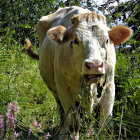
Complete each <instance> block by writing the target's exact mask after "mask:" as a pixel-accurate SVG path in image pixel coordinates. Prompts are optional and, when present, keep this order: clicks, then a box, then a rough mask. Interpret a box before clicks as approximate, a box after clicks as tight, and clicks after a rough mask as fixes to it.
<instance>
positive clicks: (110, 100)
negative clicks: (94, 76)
mask: <svg viewBox="0 0 140 140" xmlns="http://www.w3.org/2000/svg"><path fill="white" fill-rule="evenodd" d="M114 98H115V85H114V82H110V83H107V85H106V89H105V93H104V95H103V97H102V99H101V102H100V114H101V119H100V122H99V126H100V128H101V129H102V128H103V127H104V126H106V125H107V124H108V121H107V119H108V116H112V110H113V105H114Z"/></svg>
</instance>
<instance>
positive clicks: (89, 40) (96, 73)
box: [48, 12, 132, 83]
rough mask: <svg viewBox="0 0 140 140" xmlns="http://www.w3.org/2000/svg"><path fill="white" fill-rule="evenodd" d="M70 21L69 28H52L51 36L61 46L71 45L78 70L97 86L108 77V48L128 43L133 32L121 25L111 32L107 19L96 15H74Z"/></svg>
mask: <svg viewBox="0 0 140 140" xmlns="http://www.w3.org/2000/svg"><path fill="white" fill-rule="evenodd" d="M71 21H72V25H71V26H70V27H69V28H65V27H64V26H61V25H59V26H56V27H54V28H51V29H50V30H49V31H48V36H49V38H50V39H51V40H53V41H55V42H56V43H58V44H60V45H61V44H63V43H67V44H69V45H68V47H70V48H71V49H72V51H73V53H72V56H71V60H72V61H73V66H74V67H75V70H76V71H78V73H80V74H81V75H86V76H87V77H88V79H89V82H90V83H95V82H98V81H99V79H100V77H102V76H103V75H104V74H105V61H106V60H107V59H108V58H107V57H108V56H107V47H108V46H109V45H111V46H112V47H114V45H119V44H121V43H123V42H125V41H126V40H127V39H128V38H129V37H130V36H131V33H132V31H131V29H129V28H127V27H125V26H122V25H118V26H116V27H114V28H112V29H109V28H108V27H107V26H106V20H105V17H104V16H101V15H99V14H97V13H94V12H92V13H86V14H78V15H75V16H74V17H73V18H72V19H71Z"/></svg>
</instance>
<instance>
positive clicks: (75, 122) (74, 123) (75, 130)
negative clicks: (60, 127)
mask: <svg viewBox="0 0 140 140" xmlns="http://www.w3.org/2000/svg"><path fill="white" fill-rule="evenodd" d="M66 120H67V127H68V130H69V132H70V138H71V139H77V140H78V139H79V128H80V118H79V115H78V110H77V109H74V108H70V109H69V111H68V112H67V115H66Z"/></svg>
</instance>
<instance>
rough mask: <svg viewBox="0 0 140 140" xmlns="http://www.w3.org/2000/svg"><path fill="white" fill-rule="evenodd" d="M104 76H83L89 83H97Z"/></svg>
mask: <svg viewBox="0 0 140 140" xmlns="http://www.w3.org/2000/svg"><path fill="white" fill-rule="evenodd" d="M103 75H104V74H85V75H84V79H85V80H86V81H87V82H88V83H89V84H91V83H97V82H99V81H100V79H101V78H102V76H103Z"/></svg>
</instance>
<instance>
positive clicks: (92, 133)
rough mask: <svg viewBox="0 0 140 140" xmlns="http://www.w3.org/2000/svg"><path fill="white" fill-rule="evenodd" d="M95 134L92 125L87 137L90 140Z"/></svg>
mask: <svg viewBox="0 0 140 140" xmlns="http://www.w3.org/2000/svg"><path fill="white" fill-rule="evenodd" d="M94 134H95V132H94V130H93V128H92V125H90V127H89V130H88V133H87V137H88V138H90V137H91V136H92V135H94Z"/></svg>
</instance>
